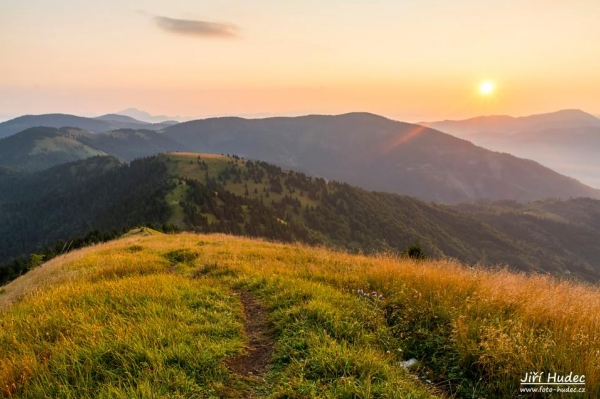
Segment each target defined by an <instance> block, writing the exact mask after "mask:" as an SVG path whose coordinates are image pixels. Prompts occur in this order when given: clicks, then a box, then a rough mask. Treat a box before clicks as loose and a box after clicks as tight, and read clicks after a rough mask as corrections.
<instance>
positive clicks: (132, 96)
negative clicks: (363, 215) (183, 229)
mask: <svg viewBox="0 0 600 399" xmlns="http://www.w3.org/2000/svg"><path fill="white" fill-rule="evenodd" d="M598 12H600V3H598V2H595V1H591V0H577V1H573V2H569V3H568V4H566V3H562V2H558V1H541V0H532V1H528V2H517V1H512V0H511V1H490V2H484V3H482V2H476V1H473V0H461V1H453V2H431V1H422V2H409V3H406V2H397V1H391V0H380V1H377V2H376V3H373V2H367V1H366V0H356V1H352V2H342V1H331V2H327V3H326V4H324V3H323V2H317V1H314V0H310V1H302V2H300V1H289V2H285V3H284V4H283V3H281V2H273V1H268V0H261V1H257V2H252V4H249V3H241V4H240V3H239V2H235V1H207V2H202V3H198V2H194V1H191V0H177V1H172V2H169V3H168V4H166V3H164V2H159V1H141V0H134V1H130V2H127V3H123V2H117V1H116V0H107V1H105V2H101V3H98V2H91V1H77V2H75V1H74V0H59V1H54V2H51V3H49V2H43V1H41V0H32V1H28V2H17V1H13V0H9V1H5V2H2V4H0V51H2V54H3V58H2V61H0V93H2V94H1V95H0V116H2V115H4V117H3V119H10V117H11V116H13V117H14V116H17V115H22V114H43V113H51V112H59V113H70V114H76V115H101V114H106V113H111V112H115V111H117V110H120V109H125V108H129V107H136V108H139V109H142V110H144V111H147V112H149V113H151V114H166V115H190V116H192V117H194V118H203V117H207V116H213V115H301V114H315V113H316V114H341V113H346V112H352V111H364V112H371V113H375V114H379V115H383V116H387V117H389V118H392V119H397V120H403V121H407V122H417V121H423V120H427V121H433V120H444V119H464V118H469V117H473V116H478V115H496V114H507V115H515V116H516V115H530V114H539V113H545V112H552V111H556V110H559V109H572V108H577V109H582V110H585V111H586V112H590V113H592V114H595V115H597V114H600V104H599V103H598V98H600V76H599V75H598V73H597V71H598V70H600V52H598V51H597V50H596V45H595V44H594V43H595V42H596V38H597V37H599V35H600V25H598V24H597V21H596V18H595V16H596V15H598ZM507 21H510V22H509V23H507ZM550 27H551V29H550ZM484 81H490V82H493V83H494V84H495V86H494V87H495V90H493V92H492V91H491V92H490V93H486V94H485V95H484V94H482V93H481V92H480V91H479V90H478V87H479V85H480V84H481V83H482V82H484Z"/></svg>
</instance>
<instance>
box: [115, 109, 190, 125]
mask: <svg viewBox="0 0 600 399" xmlns="http://www.w3.org/2000/svg"><path fill="white" fill-rule="evenodd" d="M116 114H118V115H123V116H128V117H130V118H133V119H136V120H139V121H144V122H147V123H164V122H176V123H177V122H185V121H189V120H190V119H194V118H192V117H189V116H167V115H152V114H149V113H148V112H146V111H142V110H139V109H137V108H127V109H124V110H122V111H119V112H116Z"/></svg>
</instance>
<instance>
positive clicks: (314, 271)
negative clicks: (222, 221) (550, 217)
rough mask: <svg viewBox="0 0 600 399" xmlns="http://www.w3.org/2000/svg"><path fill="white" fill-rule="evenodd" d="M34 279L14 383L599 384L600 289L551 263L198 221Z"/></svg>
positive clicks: (323, 394)
mask: <svg viewBox="0 0 600 399" xmlns="http://www.w3.org/2000/svg"><path fill="white" fill-rule="evenodd" d="M26 277H27V279H28V282H29V284H27V285H24V284H23V282H20V281H19V280H16V281H15V282H13V283H11V284H10V285H8V286H6V287H4V288H3V289H4V291H5V293H4V294H2V295H0V328H1V330H0V382H2V383H1V384H0V392H1V393H2V395H4V396H5V397H22V398H36V397H44V396H46V397H65V398H67V397H82V398H85V397H123V398H125V397H148V398H150V397H182V398H183V397H185V398H188V397H190V398H218V397H222V398H262V397H265V398H429V397H444V396H452V395H454V396H455V397H462V398H471V397H516V396H518V380H519V378H521V377H522V375H523V373H525V372H527V371H531V370H554V371H556V372H559V373H560V372H566V373H568V372H569V371H573V372H574V373H577V374H585V375H586V378H587V384H586V389H587V392H586V394H585V395H574V394H568V396H564V397H569V398H576V397H590V398H592V397H597V394H598V393H599V391H598V384H599V378H600V369H599V365H598V362H597V359H598V358H599V354H600V337H599V331H600V328H599V327H600V324H599V318H600V294H599V292H598V290H597V289H596V288H594V287H588V286H583V285H578V284H575V283H569V282H557V281H555V280H552V279H550V278H546V277H541V276H537V277H527V276H523V275H515V274H511V273H508V272H505V271H496V272H489V271H482V270H476V269H467V268H464V267H462V266H460V265H458V264H456V263H453V262H414V261H410V260H401V259H394V258H389V257H380V258H373V257H363V256H355V255H346V254H341V253H334V252H330V251H327V250H324V249H318V248H310V247H305V246H301V245H282V244H272V243H267V242H264V241H258V240H249V239H243V238H235V237H229V236H223V235H209V236H207V235H193V234H179V235H148V236H142V235H131V236H129V237H127V238H125V239H122V240H119V241H116V242H111V243H108V244H103V245H101V246H98V247H96V248H90V249H86V250H84V251H81V252H75V253H72V254H68V255H66V256H64V257H62V258H57V259H55V260H53V261H52V262H50V263H48V264H46V265H44V266H42V267H41V268H38V269H36V270H34V271H32V272H30V273H29V275H28V276H26ZM48 281H49V282H48ZM358 288H362V289H364V290H366V291H369V292H370V291H378V292H380V293H383V294H384V295H385V297H386V298H385V300H383V301H379V300H376V299H373V298H371V297H364V296H359V295H357V293H356V290H357V289H358ZM240 293H244V294H242V295H240ZM2 297H6V298H10V300H4V302H2ZM249 317H250V320H249V319H248V318H249ZM261 345H266V346H265V348H267V350H266V351H264V352H256V349H257V348H259V347H260V346H261ZM257 354H258V355H260V356H258V357H256V358H253V356H257ZM413 357H415V358H417V359H419V360H421V367H420V368H419V369H418V370H416V371H415V373H414V374H411V373H409V372H407V371H406V370H405V369H404V368H403V367H402V366H401V361H403V360H407V359H409V358H413ZM249 358H250V359H253V360H252V361H255V360H256V361H258V362H259V363H260V364H259V365H260V367H258V368H256V369H252V367H246V366H243V363H244V362H245V361H247V359H249ZM244 359H245V360H244ZM257 359H258V360H257ZM240 364H242V367H238V366H239V365H240ZM250 372H252V374H250ZM425 380H430V381H431V383H427V382H426V381H425ZM552 397H560V395H557V396H552Z"/></svg>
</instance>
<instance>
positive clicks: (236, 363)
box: [227, 291, 274, 377]
mask: <svg viewBox="0 0 600 399" xmlns="http://www.w3.org/2000/svg"><path fill="white" fill-rule="evenodd" d="M238 295H239V296H240V299H241V301H242V305H243V307H244V316H245V319H246V320H245V326H244V332H245V334H246V336H247V337H248V347H247V350H246V352H245V353H243V354H241V355H238V356H236V357H234V358H231V359H230V360H229V362H227V365H228V366H229V369H230V370H231V371H232V372H234V373H236V374H238V375H240V376H245V377H257V376H261V375H263V374H264V373H265V372H266V371H267V366H268V365H269V363H270V362H271V355H272V354H273V345H274V339H273V335H272V332H271V330H270V328H269V324H268V323H267V313H266V312H265V309H264V308H263V306H262V305H261V304H260V303H258V302H257V301H256V299H254V296H253V295H252V294H251V293H250V292H247V291H239V292H238Z"/></svg>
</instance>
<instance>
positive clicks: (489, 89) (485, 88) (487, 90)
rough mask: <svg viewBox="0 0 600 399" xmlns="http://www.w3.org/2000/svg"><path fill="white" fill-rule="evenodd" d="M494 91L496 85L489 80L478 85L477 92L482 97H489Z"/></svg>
mask: <svg viewBox="0 0 600 399" xmlns="http://www.w3.org/2000/svg"><path fill="white" fill-rule="evenodd" d="M495 89H496V85H495V84H494V82H492V81H490V80H486V81H484V82H481V84H480V85H479V92H480V93H481V94H483V95H484V96H489V95H490V94H492V93H493V92H494V90H495Z"/></svg>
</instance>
